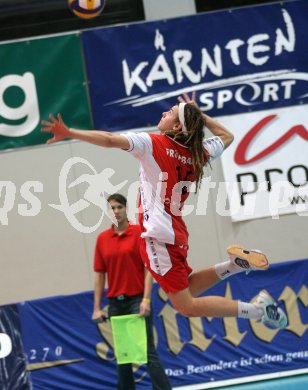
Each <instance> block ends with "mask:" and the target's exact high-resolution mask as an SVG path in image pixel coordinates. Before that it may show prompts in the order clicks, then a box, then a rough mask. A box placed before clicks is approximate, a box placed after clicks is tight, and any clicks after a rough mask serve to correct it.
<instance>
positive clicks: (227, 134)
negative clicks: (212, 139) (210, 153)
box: [202, 113, 234, 149]
mask: <svg viewBox="0 0 308 390" xmlns="http://www.w3.org/2000/svg"><path fill="white" fill-rule="evenodd" d="M202 118H203V121H204V125H205V126H206V127H207V128H208V129H209V130H210V132H211V133H212V134H213V135H215V136H217V137H219V138H220V139H221V140H222V142H223V144H224V149H227V147H228V146H229V145H230V144H231V143H232V142H233V139H234V136H233V134H232V133H231V131H229V130H228V129H227V128H226V127H225V126H223V125H222V124H221V123H219V122H217V121H216V120H215V119H213V118H211V117H210V116H208V115H206V114H203V113H202Z"/></svg>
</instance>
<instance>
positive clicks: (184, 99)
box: [178, 91, 197, 106]
mask: <svg viewBox="0 0 308 390" xmlns="http://www.w3.org/2000/svg"><path fill="white" fill-rule="evenodd" d="M178 101H179V102H180V103H192V104H194V105H196V106H197V103H196V92H195V91H194V92H192V94H191V97H190V96H189V95H188V93H183V95H180V96H178Z"/></svg>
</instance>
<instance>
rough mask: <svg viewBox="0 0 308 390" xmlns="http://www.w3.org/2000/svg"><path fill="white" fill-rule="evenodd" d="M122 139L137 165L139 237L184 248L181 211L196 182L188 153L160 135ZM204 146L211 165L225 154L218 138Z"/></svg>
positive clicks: (184, 148) (177, 144) (141, 134)
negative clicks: (138, 178)
mask: <svg viewBox="0 0 308 390" xmlns="http://www.w3.org/2000/svg"><path fill="white" fill-rule="evenodd" d="M122 135H123V136H125V137H126V138H127V140H128V141H129V144H130V148H129V149H128V150H127V151H128V152H129V153H131V154H132V155H133V156H134V157H135V158H137V159H138V160H139V161H140V170H139V176H140V207H141V213H140V215H139V223H140V225H141V228H142V234H141V237H151V238H154V239H156V240H157V241H159V242H164V243H167V244H173V245H174V244H177V245H187V243H188V231H187V228H186V225H185V223H184V221H183V218H182V213H181V209H182V207H183V204H184V202H185V200H186V199H187V197H188V195H189V187H190V185H191V183H193V182H194V181H195V180H196V178H195V174H194V170H193V166H192V158H191V152H190V150H189V149H188V148H187V147H186V146H183V145H181V144H180V143H178V142H176V141H174V140H173V139H172V138H170V137H168V136H166V135H163V134H148V133H125V134H122ZM203 146H204V149H205V153H207V154H208V155H209V160H210V161H211V160H213V159H214V158H217V157H219V156H220V155H221V154H222V152H223V150H224V144H223V142H222V140H221V139H220V138H219V137H212V138H209V139H207V140H204V142H203Z"/></svg>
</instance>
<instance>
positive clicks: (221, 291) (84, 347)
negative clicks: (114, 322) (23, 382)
mask: <svg viewBox="0 0 308 390" xmlns="http://www.w3.org/2000/svg"><path fill="white" fill-rule="evenodd" d="M290 275H292V277H290ZM307 280H308V260H302V261H292V262H285V263H281V264H275V265H272V266H271V267H270V269H269V270H268V271H267V272H262V271H258V272H252V273H250V274H249V275H247V276H246V275H244V274H241V275H236V276H234V277H232V278H230V279H229V280H227V282H226V281H224V282H221V283H219V284H218V285H217V286H215V287H214V288H212V289H210V290H208V292H207V295H221V296H226V297H228V298H233V299H241V300H245V301H251V300H253V299H254V297H255V296H256V295H257V294H258V292H259V291H260V290H262V289H265V290H267V291H268V292H269V293H270V294H271V295H272V296H273V297H274V298H275V299H276V300H278V301H279V305H281V307H283V308H284V309H285V310H286V313H287V316H288V321H289V325H288V327H287V328H286V329H285V330H277V329H276V330H272V329H269V328H267V327H265V326H264V325H262V324H260V323H256V322H255V321H248V320H244V319H235V318H225V319H219V318H189V319H188V318H184V317H182V316H181V315H179V314H178V313H177V312H176V310H174V308H173V307H172V306H171V304H170V302H169V301H168V299H167V297H166V295H165V294H164V293H163V292H162V290H161V289H160V288H159V286H158V285H157V284H154V289H153V294H152V300H153V310H154V314H155V315H154V326H155V334H156V336H157V337H156V340H157V351H158V353H159V356H160V358H161V361H162V363H163V365H164V368H165V370H166V372H167V374H168V376H169V378H170V382H171V385H172V387H178V386H184V385H193V384H198V383H212V382H215V381H221V380H227V379H237V378H241V377H247V376H248V377H249V376H253V375H261V374H272V373H277V372H281V371H287V370H297V369H304V368H307V364H308V350H307V345H308V333H307V323H308V311H307V303H308V295H307V294H308V289H307V287H308V286H307ZM105 305H107V301H106V300H104V301H103V306H105ZM92 308H93V292H86V293H82V294H77V295H73V296H62V297H53V298H48V299H42V300H36V301H31V302H25V303H23V304H19V305H18V309H19V314H20V318H21V325H22V326H21V328H22V339H23V343H24V349H25V351H26V354H27V362H28V370H29V371H31V378H32V382H33V389H34V390H38V389H44V390H45V389H59V390H76V389H78V390H82V389H84V390H88V389H93V390H95V389H97V390H110V389H114V388H116V381H117V370H116V364H115V358H114V350H113V339H112V333H111V326H110V322H105V323H102V324H95V323H94V322H93V321H91V314H92ZM135 375H136V380H137V381H138V388H140V389H149V388H150V386H151V385H150V381H149V377H148V374H147V373H146V370H145V366H139V365H136V366H135Z"/></svg>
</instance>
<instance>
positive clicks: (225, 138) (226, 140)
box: [178, 92, 234, 149]
mask: <svg viewBox="0 0 308 390" xmlns="http://www.w3.org/2000/svg"><path fill="white" fill-rule="evenodd" d="M178 100H179V102H184V103H193V104H195V105H196V106H197V103H196V92H193V93H192V96H191V98H190V97H189V95H188V94H187V93H184V94H183V96H179V97H178ZM202 118H203V121H204V125H205V126H206V127H207V128H208V129H209V130H210V132H211V133H212V134H213V135H214V136H217V137H219V138H220V139H221V140H222V142H223V144H224V149H226V148H227V147H228V146H229V145H230V144H231V143H232V142H233V139H234V136H233V134H232V133H231V131H229V130H228V129H227V128H226V127H225V126H223V125H222V124H221V123H219V122H217V121H216V120H215V119H213V118H211V117H210V116H209V115H206V114H204V113H202Z"/></svg>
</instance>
